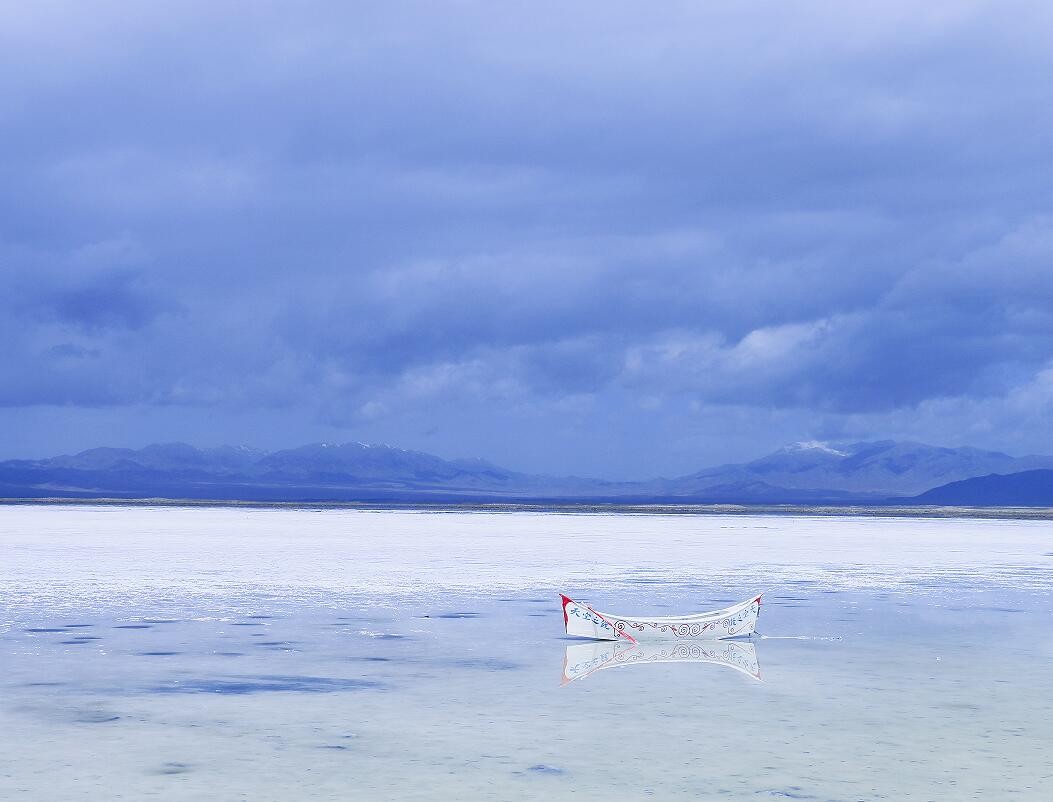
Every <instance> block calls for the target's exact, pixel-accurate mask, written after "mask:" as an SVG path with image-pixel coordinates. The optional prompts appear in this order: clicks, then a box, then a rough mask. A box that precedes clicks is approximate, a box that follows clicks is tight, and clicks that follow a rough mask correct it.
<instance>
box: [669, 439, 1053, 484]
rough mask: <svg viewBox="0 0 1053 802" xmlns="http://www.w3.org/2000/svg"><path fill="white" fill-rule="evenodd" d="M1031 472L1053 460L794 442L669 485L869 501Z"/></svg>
mask: <svg viewBox="0 0 1053 802" xmlns="http://www.w3.org/2000/svg"><path fill="white" fill-rule="evenodd" d="M1034 468H1053V457H1011V456H1009V455H1008V454H1002V453H1001V452H998V451H981V450H979V449H975V448H940V447H938V446H929V445H925V444H923V443H911V442H904V443H898V442H895V441H892V440H884V441H880V442H871V443H850V444H828V443H819V442H806V443H795V444H794V445H791V446H787V447H785V448H781V449H779V450H778V451H776V452H775V453H773V454H769V455H768V456H766V457H761V458H760V459H758V460H754V461H753V462H747V463H742V464H737V465H721V466H719V467H716V468H707V469H706V470H702V471H699V472H698V473H694V474H691V475H690V476H684V477H681V478H679V479H675V480H671V481H670V482H668V483H667V484H666V489H667V492H669V493H670V494H672V495H687V496H694V495H699V494H704V493H706V492H707V491H708V490H709V489H711V488H713V487H717V486H721V485H727V484H730V483H736V482H764V483H765V484H768V485H773V486H775V487H780V488H784V489H786V490H827V491H838V492H841V493H850V494H857V495H862V496H864V497H867V496H874V497H877V496H896V495H914V494H916V493H921V492H923V491H925V490H928V489H929V488H931V487H934V486H936V485H941V484H946V483H948V482H952V481H957V480H960V479H967V478H970V477H974V476H983V475H985V474H989V473H1011V472H1016V471H1023V470H1029V469H1034Z"/></svg>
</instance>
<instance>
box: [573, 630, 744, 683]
mask: <svg viewBox="0 0 1053 802" xmlns="http://www.w3.org/2000/svg"><path fill="white" fill-rule="evenodd" d="M655 663H710V664H712V665H721V666H727V667H728V668H733V669H735V670H736V671H738V672H741V673H742V674H745V675H746V676H747V677H750V678H751V679H755V680H758V681H761V672H760V663H759V661H758V660H757V649H756V647H755V646H754V645H753V644H752V643H751V642H750V641H747V640H724V641H713V640H711V641H696V642H694V643H688V642H685V641H651V642H644V643H629V641H627V640H624V639H619V640H616V641H593V642H591V643H576V644H574V645H572V646H568V647H567V652H566V655H565V656H564V658H563V682H561V683H560V684H561V685H566V684H568V683H570V682H574V681H575V680H579V679H585V678H586V677H587V676H589V675H590V674H595V673H596V672H597V671H602V670H603V669H605V668H618V667H620V666H640V665H653V664H655Z"/></svg>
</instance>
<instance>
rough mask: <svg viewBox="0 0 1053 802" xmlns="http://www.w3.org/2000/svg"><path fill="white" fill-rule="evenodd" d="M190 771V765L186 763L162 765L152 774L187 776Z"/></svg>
mask: <svg viewBox="0 0 1053 802" xmlns="http://www.w3.org/2000/svg"><path fill="white" fill-rule="evenodd" d="M189 771H190V765H189V764H187V763H176V762H174V761H173V762H169V763H162V764H161V766H160V768H158V769H156V770H155V771H154V772H153V773H154V774H187V773H188V772H189Z"/></svg>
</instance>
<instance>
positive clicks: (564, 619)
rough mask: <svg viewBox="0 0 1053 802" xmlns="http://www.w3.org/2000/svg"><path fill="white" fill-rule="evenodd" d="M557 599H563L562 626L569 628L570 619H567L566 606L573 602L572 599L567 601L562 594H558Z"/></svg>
mask: <svg viewBox="0 0 1053 802" xmlns="http://www.w3.org/2000/svg"><path fill="white" fill-rule="evenodd" d="M559 597H560V598H561V599H563V626H564V628H566V627H568V626H570V619H569V618H568V617H567V605H568V604H570V603H571V601H573V600H572V599H568V598H567V597H566V596H564V595H563V594H562V593H560V594H559Z"/></svg>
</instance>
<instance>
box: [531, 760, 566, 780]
mask: <svg viewBox="0 0 1053 802" xmlns="http://www.w3.org/2000/svg"><path fill="white" fill-rule="evenodd" d="M527 771H529V772H530V773H531V774H544V775H548V776H551V777H557V776H559V775H561V774H566V771H564V770H563V769H561V768H559V767H558V766H549V765H546V764H545V763H537V764H535V765H533V766H531V767H530V768H528V769H527Z"/></svg>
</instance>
